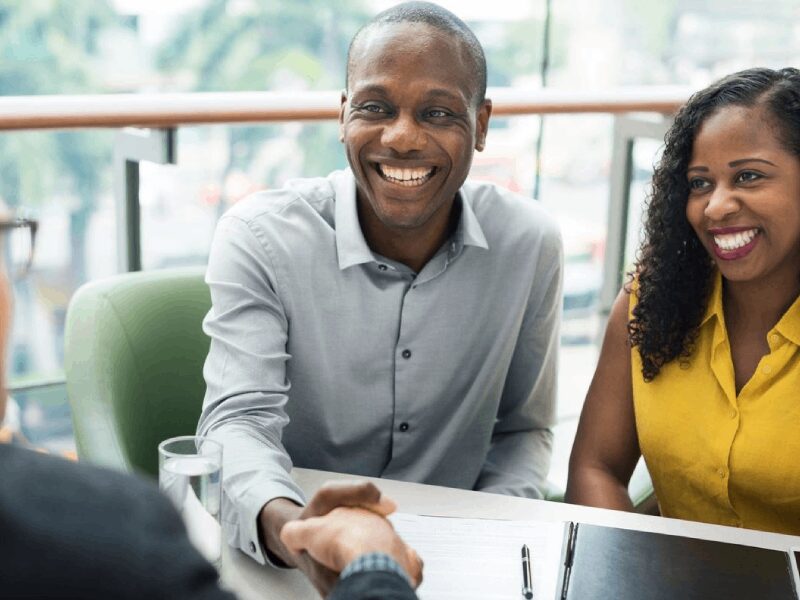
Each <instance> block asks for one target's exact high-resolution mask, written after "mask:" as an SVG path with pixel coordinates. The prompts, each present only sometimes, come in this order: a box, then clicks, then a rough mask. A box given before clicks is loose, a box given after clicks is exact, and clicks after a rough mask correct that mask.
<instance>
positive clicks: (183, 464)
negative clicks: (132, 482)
mask: <svg viewBox="0 0 800 600" xmlns="http://www.w3.org/2000/svg"><path fill="white" fill-rule="evenodd" d="M158 485H159V487H160V488H161V491H162V492H163V493H164V494H166V495H167V497H169V499H170V500H172V502H173V504H174V505H175V507H176V508H177V509H178V512H180V514H181V516H182V517H183V521H184V523H185V524H186V530H187V532H188V533H189V539H190V540H191V541H192V543H193V544H194V546H195V547H196V548H197V549H198V550H199V551H200V554H202V555H203V556H204V557H205V559H206V560H208V561H209V562H210V563H211V564H213V565H214V566H215V567H216V568H217V569H219V568H220V566H221V561H222V529H221V526H220V501H221V493H222V487H221V485H222V444H220V443H219V442H215V441H214V440H210V439H208V438H205V437H202V436H196V435H185V436H181V437H175V438H170V439H168V440H164V441H163V442H161V443H160V444H159V445H158Z"/></svg>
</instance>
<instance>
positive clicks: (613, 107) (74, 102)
mask: <svg viewBox="0 0 800 600" xmlns="http://www.w3.org/2000/svg"><path fill="white" fill-rule="evenodd" d="M689 94H690V90H689V89H688V88H684V87H675V86H657V87H628V88H618V89H610V90H597V91H591V92H585V91H564V90H555V89H525V88H489V90H488V91H487V96H488V97H489V98H491V99H492V101H493V105H494V106H493V114H494V115H495V116H511V115H537V114H571V113H611V114H621V113H631V112H654V113H661V114H670V113H673V112H675V110H676V109H677V108H678V107H679V106H680V105H681V104H683V103H684V102H685V101H686V99H687V98H688V97H689ZM340 97H341V92H340V91H321V92H291V93H289V92H225V93H186V94H98V95H91V96H11V97H5V98H0V130H10V129H66V128H91V127H148V128H174V127H180V126H181V125H197V124H210V123H256V122H264V123H266V122H275V121H319V120H329V119H336V118H337V117H338V115H339V102H340Z"/></svg>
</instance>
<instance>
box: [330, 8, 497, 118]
mask: <svg viewBox="0 0 800 600" xmlns="http://www.w3.org/2000/svg"><path fill="white" fill-rule="evenodd" d="M398 23H422V24H424V25H428V26H430V27H434V28H436V29H438V30H440V31H442V32H444V33H446V34H448V35H452V36H455V37H456V38H457V39H458V40H459V41H460V42H461V44H462V46H463V48H464V51H465V53H466V56H467V58H468V60H469V61H470V62H472V63H473V66H474V70H473V73H474V78H475V98H474V100H475V102H476V104H480V103H482V102H483V101H484V99H485V98H486V56H485V55H484V53H483V47H482V46H481V43H480V42H479V41H478V38H476V37H475V34H474V33H472V30H471V29H470V28H469V27H467V25H466V23H464V21H462V20H461V19H459V18H458V17H457V16H455V15H454V14H453V13H451V12H450V11H449V10H445V9H444V8H442V7H441V6H439V5H437V4H433V3H431V2H404V3H403V4H398V5H397V6H393V7H391V8H388V9H386V10H385V11H383V12H381V13H379V14H378V15H376V16H375V18H373V19H372V20H371V21H370V22H369V23H367V24H366V25H364V26H363V27H362V28H361V29H359V30H358V32H356V34H355V36H353V40H352V41H351V42H350V49H349V50H348V51H347V79H346V81H345V85H346V86H347V87H348V89H349V80H350V71H351V70H352V67H353V65H352V61H353V60H354V59H355V55H356V50H357V49H358V47H359V45H360V41H361V40H362V38H364V37H365V35H366V34H367V33H368V32H370V31H372V30H373V29H375V28H378V27H382V26H386V25H393V24H398Z"/></svg>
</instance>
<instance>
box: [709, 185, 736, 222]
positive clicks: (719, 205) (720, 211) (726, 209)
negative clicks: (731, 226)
mask: <svg viewBox="0 0 800 600" xmlns="http://www.w3.org/2000/svg"><path fill="white" fill-rule="evenodd" d="M740 207H741V205H740V202H739V198H738V196H737V191H736V190H734V189H731V188H730V187H728V186H726V185H717V186H716V187H715V188H714V191H712V192H711V195H710V196H709V197H708V204H706V208H705V211H704V214H705V216H706V218H708V219H709V220H711V221H717V222H720V221H724V220H725V219H726V218H727V217H729V216H730V215H732V214H734V213H736V212H738V211H739V208H740Z"/></svg>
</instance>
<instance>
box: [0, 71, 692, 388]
mask: <svg viewBox="0 0 800 600" xmlns="http://www.w3.org/2000/svg"><path fill="white" fill-rule="evenodd" d="M690 93H691V90H690V89H688V88H685V87H677V86H658V87H627V88H617V89H608V90H595V91H565V90H556V89H526V88H489V90H487V97H489V98H491V99H492V102H493V110H492V115H493V116H494V117H507V116H520V115H541V114H551V115H552V114H577V113H583V114H613V115H615V126H614V142H613V143H614V150H613V156H612V165H611V173H610V181H611V186H610V198H609V207H608V238H607V241H606V259H605V267H604V275H603V288H602V290H601V311H602V312H604V313H607V312H608V310H609V309H610V306H611V302H612V301H613V299H614V295H615V293H616V291H617V290H618V289H619V285H620V281H621V277H622V272H621V269H622V267H623V257H624V254H625V231H626V218H627V214H628V206H629V198H630V182H631V161H632V149H633V141H634V138H636V137H637V136H642V137H653V136H660V135H662V132H663V131H664V130H665V128H666V126H667V125H668V124H669V121H670V118H669V115H671V114H672V113H674V112H675V111H676V110H677V109H678V108H679V107H680V106H681V105H682V104H683V103H684V102H685V101H686V100H687V99H688V97H689V95H690ZM340 102H341V91H319V92H308V91H305V92H229V93H228V92H226V93H181V94H98V95H84V96H15V97H3V98H0V132H2V131H18V130H35V129H38V130H42V129H70V128H101V127H102V128H118V129H120V131H119V132H118V133H117V136H116V139H115V146H114V180H115V181H114V193H115V199H116V209H117V243H118V255H119V261H120V262H119V268H120V270H121V271H135V270H139V269H141V241H140V222H139V220H140V210H139V163H140V162H141V161H150V162H155V163H159V164H166V163H173V164H174V163H176V162H177V155H176V144H175V139H176V136H175V134H176V130H177V129H178V128H179V127H181V126H184V125H201V124H204V125H208V124H232V123H270V122H280V121H320V120H333V119H337V118H338V116H339V108H340ZM632 113H655V114H656V115H660V116H661V118H660V119H656V120H655V123H654V121H653V119H652V118H650V119H646V118H645V119H639V118H638V117H636V116H635V115H632ZM58 383H59V381H54V380H49V381H47V382H41V383H31V384H28V385H22V386H18V387H17V388H16V389H17V390H19V391H24V390H30V389H34V388H38V387H42V386H44V387H50V386H53V385H57V384H58Z"/></svg>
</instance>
